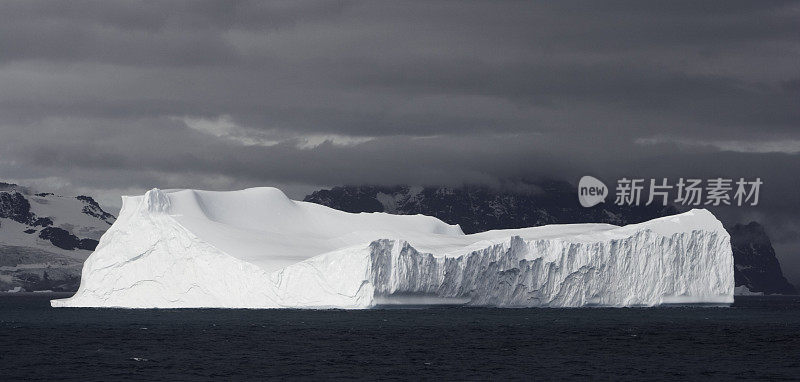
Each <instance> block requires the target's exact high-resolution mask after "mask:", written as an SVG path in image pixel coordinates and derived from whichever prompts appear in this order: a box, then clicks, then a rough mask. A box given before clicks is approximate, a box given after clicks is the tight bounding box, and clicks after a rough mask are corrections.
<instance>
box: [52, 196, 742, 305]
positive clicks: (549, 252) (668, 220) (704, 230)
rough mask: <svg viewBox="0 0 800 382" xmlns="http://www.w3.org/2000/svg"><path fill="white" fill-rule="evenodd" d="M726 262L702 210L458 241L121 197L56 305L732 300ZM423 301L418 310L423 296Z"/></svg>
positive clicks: (277, 209) (220, 204)
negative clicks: (77, 279) (73, 286)
mask: <svg viewBox="0 0 800 382" xmlns="http://www.w3.org/2000/svg"><path fill="white" fill-rule="evenodd" d="M733 288H734V280H733V257H732V255H731V246H730V239H729V236H728V234H727V232H726V231H725V230H724V229H723V227H722V224H721V223H720V222H719V221H718V220H717V219H716V218H715V217H714V216H713V215H712V214H711V213H710V212H708V211H706V210H692V211H690V212H687V213H683V214H680V215H675V216H669V217H665V218H660V219H655V220H651V221H649V222H645V223H641V224H635V225H628V226H625V227H617V226H613V225H608V224H574V225H552V226H544V227H534V228H525V229H513V230H499V231H489V232H482V233H477V234H472V235H464V234H463V232H462V231H461V229H460V228H459V227H458V226H457V225H448V224H445V223H444V222H442V221H440V220H438V219H436V218H433V217H429V216H423V215H414V216H400V215H389V214H384V213H361V214H351V213H346V212H342V211H338V210H334V209H331V208H328V207H324V206H321V205H318V204H313V203H306V202H297V201H292V200H290V199H288V198H287V197H286V196H285V195H284V194H283V193H282V192H281V191H280V190H278V189H275V188H252V189H247V190H242V191H232V192H211V191H195V190H181V191H161V190H158V189H153V190H151V191H148V192H147V193H146V194H145V195H143V196H136V197H123V207H122V211H121V212H120V216H119V218H118V220H117V221H116V222H115V223H114V225H113V226H112V227H111V228H110V229H109V230H108V231H107V232H106V234H105V235H103V237H102V238H101V239H100V244H99V245H98V247H97V250H96V251H95V252H94V253H93V254H92V255H91V256H90V257H89V258H88V259H87V261H86V262H85V264H84V267H83V275H82V279H81V286H80V289H79V290H78V292H77V293H76V294H75V296H73V297H71V298H68V299H63V300H53V301H52V305H53V306H54V307H80V306H85V307H128V308H189V307H221V308H283V307H292V308H367V307H371V306H374V305H375V304H376V302H377V301H391V299H392V298H393V297H397V298H401V297H402V296H421V297H425V298H428V299H429V300H431V301H467V302H468V303H469V304H473V305H487V306H551V307H576V306H588V305H600V306H633V305H647V306H650V305H658V304H662V303H671V302H676V303H686V302H692V303H698V302H700V303H730V302H732V301H733ZM425 298H423V300H424V299H425Z"/></svg>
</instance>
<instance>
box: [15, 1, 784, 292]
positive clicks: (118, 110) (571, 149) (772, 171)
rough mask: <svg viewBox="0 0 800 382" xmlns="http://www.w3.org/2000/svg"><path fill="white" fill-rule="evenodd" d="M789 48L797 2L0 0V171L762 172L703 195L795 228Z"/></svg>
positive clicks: (273, 175) (422, 177) (157, 182)
mask: <svg viewBox="0 0 800 382" xmlns="http://www.w3.org/2000/svg"><path fill="white" fill-rule="evenodd" d="M798 62H800V3H798V2H796V1H785V2H784V1H774V2H773V1H760V2H755V1H702V2H698V1H685V2H683V1H680V2H673V1H670V2H655V1H652V2H650V1H648V2H643V1H619V2H617V1H614V2H603V3H598V2H591V1H574V2H573V1H561V2H536V3H534V2H517V1H508V2H477V1H476V2H472V1H459V2H455V1H424V2H423V1H420V2H375V1H369V2H360V1H279V2H256V1H253V2H246V1H226V2H222V1H218V2H210V1H209V2H194V1H193V2H183V1H169V2H112V1H98V2H83V1H80V2H79V1H70V2H44V1H43V2H39V1H18V2H16V1H11V2H3V3H0V138H1V139H0V171H2V173H3V174H4V177H6V178H13V179H18V180H20V181H29V182H32V183H36V184H43V185H44V186H47V185H51V186H52V187H58V188H64V189H70V187H71V188H72V189H76V190H87V189H88V190H89V191H91V190H95V192H96V193H100V194H102V195H116V194H118V193H121V192H139V191H141V190H142V189H144V188H147V187H152V186H159V187H164V188H168V187H195V188H214V189H230V188H240V187H247V186H255V185H265V184H277V185H281V186H282V187H284V188H288V189H290V190H294V192H296V194H293V195H292V196H294V197H301V196H302V192H304V190H309V189H311V188H313V187H315V186H319V185H333V184H342V183H387V184H391V183H447V184H459V183H463V182H470V183H487V184H495V185H497V184H505V183H508V182H514V181H518V180H520V179H533V178H536V177H542V176H545V177H560V178H564V179H568V180H574V179H575V178H577V177H578V176H580V175H583V174H586V173H592V174H596V175H598V176H601V177H604V178H605V179H615V178H616V177H620V176H634V175H635V176H641V177H679V176H684V177H686V176H703V177H705V176H708V177H716V176H728V177H741V176H745V177H753V176H760V177H762V178H763V179H765V190H764V196H763V203H764V204H763V205H762V206H760V207H759V208H754V209H746V210H731V211H727V210H726V211H719V214H721V215H722V216H723V217H724V218H725V219H726V221H728V222H734V221H739V220H744V219H758V220H759V221H762V222H764V223H766V224H767V225H768V228H769V229H770V230H771V233H773V234H774V237H775V238H777V239H776V240H779V241H780V243H782V244H780V245H784V247H783V248H800V244H798V243H800V242H799V241H798V240H797V236H798V235H799V234H800V220H798V219H797V218H796V216H798V213H800V201H799V200H798V196H797V195H800V193H797V187H798V184H796V183H797V181H796V180H795V178H796V176H792V174H794V173H796V172H797V169H798V168H800V167H798V166H799V165H800V163H798V158H799V157H800V155H799V154H798V153H800V129H798V127H800V108H798V107H797V106H798V105H800V91H798V89H800V86H798V83H800V82H799V81H800V80H798V79H800V66H799V65H798ZM89 191H86V192H89ZM105 200H116V196H114V197H113V198H112V197H109V198H107V199H105ZM792 238H794V239H792ZM795 257H797V256H795ZM790 262H791V261H790ZM793 264H795V265H794V267H795V269H796V271H794V272H795V273H794V274H795V277H798V276H800V262H795V263H793Z"/></svg>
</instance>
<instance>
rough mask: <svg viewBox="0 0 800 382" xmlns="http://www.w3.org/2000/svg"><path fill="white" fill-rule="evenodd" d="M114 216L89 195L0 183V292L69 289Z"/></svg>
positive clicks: (73, 286)
mask: <svg viewBox="0 0 800 382" xmlns="http://www.w3.org/2000/svg"><path fill="white" fill-rule="evenodd" d="M115 220H116V218H115V217H114V216H113V215H112V214H109V213H108V212H106V211H104V210H103V209H102V207H100V205H99V204H98V203H97V202H96V201H95V200H94V199H92V198H91V197H89V196H85V195H80V196H76V197H68V196H60V195H56V194H54V193H49V192H42V193H33V191H32V190H31V189H30V188H28V187H23V186H18V185H16V184H12V183H3V182H0V291H5V290H10V289H14V288H17V287H19V288H22V289H24V290H29V291H33V290H55V291H73V290H76V289H77V287H78V285H79V284H80V272H81V268H82V265H83V261H84V260H85V259H86V258H87V257H88V256H89V254H91V252H92V251H94V249H95V247H97V244H98V240H99V239H100V236H102V235H103V233H105V231H106V230H107V229H108V227H110V226H111V224H113V223H114V221H115Z"/></svg>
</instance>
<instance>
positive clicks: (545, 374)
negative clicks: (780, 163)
mask: <svg viewBox="0 0 800 382" xmlns="http://www.w3.org/2000/svg"><path fill="white" fill-rule="evenodd" d="M54 297H55V298H61V297H65V295H63V294H61V295H57V294H40V293H35V294H27V293H26V294H3V295H0V379H2V380H3V381H13V380H47V381H50V380H79V381H90V380H98V381H108V380H149V381H155V380H163V381H172V380H240V379H250V380H264V379H314V380H327V379H376V378H382V379H401V380H404V379H442V380H467V379H469V380H471V379H495V380H496V379H525V380H531V379H535V380H563V379H580V380H585V379H592V380H615V381H616V380H645V379H646V380H651V379H653V380H663V379H677V380H686V379H718V380H781V379H783V380H797V379H798V378H800V297H798V296H775V297H773V296H767V297H740V298H737V299H736V302H735V303H734V304H733V306H731V307H698V306H683V307H661V308H624V309H606V308H585V309H488V308H465V307H427V308H423V307H404V308H402V309H398V308H390V309H389V308H387V309H373V310H360V311H343V310H329V311H319V310H225V309H190V310H125V309H67V308H59V309H54V308H50V306H49V300H50V299H51V298H54Z"/></svg>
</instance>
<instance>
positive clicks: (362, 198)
mask: <svg viewBox="0 0 800 382" xmlns="http://www.w3.org/2000/svg"><path fill="white" fill-rule="evenodd" d="M532 186H533V187H532V188H534V189H535V191H533V192H520V191H515V190H502V191H498V190H496V189H491V188H487V187H480V186H464V187H456V188H450V187H408V186H395V187H380V186H341V187H334V188H331V189H327V190H319V191H316V192H314V193H312V194H311V195H308V196H307V197H306V198H305V199H304V200H305V201H308V202H313V203H318V204H322V205H325V206H328V207H333V208H336V209H340V210H343V211H348V212H387V213H392V214H400V215H408V214H424V215H429V216H435V217H437V218H439V219H442V220H443V221H445V222H447V223H450V224H459V225H460V226H461V227H462V229H464V232H466V233H474V232H482V231H487V230H495V229H506V228H522V227H531V226H541V225H545V224H567V223H590V222H593V223H608V224H615V225H625V224H631V223H639V222H643V221H647V220H650V219H655V218H658V217H663V216H669V215H674V214H676V213H678V212H679V211H678V210H677V209H675V208H674V207H672V206H666V207H662V206H655V205H651V206H639V207H637V206H616V205H614V204H608V203H603V204H599V205H597V206H594V207H591V208H584V207H582V206H581V205H580V204H579V203H578V200H577V198H576V196H575V195H576V192H577V190H576V189H575V186H573V185H570V184H569V183H567V182H561V181H541V182H538V183H536V184H535V185H532ZM728 232H729V233H730V236H731V242H732V244H733V255H734V261H735V263H736V285H737V286H739V287H744V288H740V290H742V291H746V290H749V291H751V292H762V293H767V294H774V293H778V294H793V293H796V291H795V288H794V287H793V286H792V285H791V284H789V282H788V281H786V278H784V276H783V274H782V273H781V268H780V265H779V263H778V259H777V258H776V257H775V251H774V249H773V248H772V244H771V243H770V241H769V237H767V234H766V233H765V232H764V229H763V227H761V226H760V225H759V224H758V223H755V222H752V223H749V224H747V225H734V226H732V227H729V228H728Z"/></svg>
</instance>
